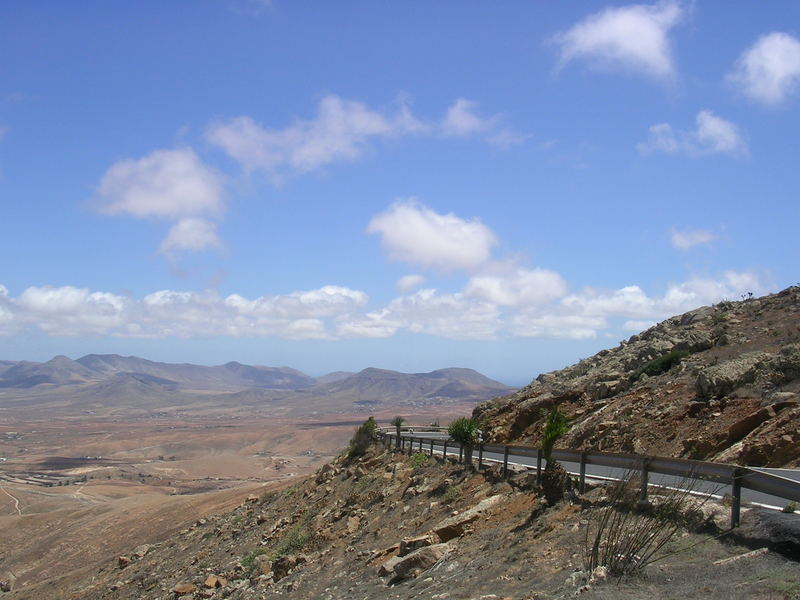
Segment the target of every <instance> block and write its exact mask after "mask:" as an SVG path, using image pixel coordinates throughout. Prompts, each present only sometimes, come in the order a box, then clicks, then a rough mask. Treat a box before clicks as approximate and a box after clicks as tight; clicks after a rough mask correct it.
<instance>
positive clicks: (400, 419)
mask: <svg viewBox="0 0 800 600" xmlns="http://www.w3.org/2000/svg"><path fill="white" fill-rule="evenodd" d="M405 422H406V420H405V418H403V417H401V416H397V417H395V418H394V419H392V420H391V421H389V425H392V426H393V427H394V428H395V433H396V434H397V437H396V438H395V440H394V445H395V448H398V449H399V448H400V428H401V427H402V426H403V423H405Z"/></svg>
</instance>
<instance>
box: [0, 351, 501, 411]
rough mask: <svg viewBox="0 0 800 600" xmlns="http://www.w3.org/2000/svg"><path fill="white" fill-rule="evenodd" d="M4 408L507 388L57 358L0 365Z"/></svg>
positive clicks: (425, 376)
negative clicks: (315, 376) (12, 406)
mask: <svg viewBox="0 0 800 600" xmlns="http://www.w3.org/2000/svg"><path fill="white" fill-rule="evenodd" d="M0 388H2V389H3V390H4V392H3V394H2V398H1V399H0V400H2V403H5V404H6V405H7V406H10V405H12V404H14V405H16V406H19V407H25V406H28V407H30V408H33V407H39V409H41V410H51V409H57V410H66V411H72V412H75V411H91V412H97V411H102V410H104V409H113V411H114V414H115V415H117V414H118V409H122V410H124V409H130V410H134V411H141V410H144V411H157V412H159V411H161V410H162V409H167V408H172V409H176V410H177V409H178V408H180V410H181V411H185V410H215V409H229V408H234V409H235V408H242V407H245V406H248V407H254V408H258V407H264V408H265V409H267V410H269V411H275V414H278V413H285V412H286V411H289V412H291V413H292V414H296V415H301V414H308V413H310V412H328V413H330V412H343V411H344V412H347V411H354V410H355V411H363V410H365V409H367V408H369V409H372V407H389V406H393V405H397V406H436V405H439V404H443V403H445V404H448V403H455V402H475V403H477V402H480V401H483V400H487V399H489V398H493V397H495V396H499V395H505V394H508V393H510V392H511V391H513V388H510V387H508V386H506V385H503V384H502V383H499V382H497V381H494V380H492V379H489V378H488V377H485V376H484V375H481V374H480V373H478V372H477V371H473V370H472V369H458V368H450V369H439V370H437V371H431V372H429V373H400V372H398V371H390V370H386V369H376V368H367V369H364V370H363V371H360V372H358V373H348V372H343V371H337V372H334V373H328V374H327V375H323V376H322V377H319V378H317V379H315V378H313V377H310V376H308V375H306V374H305V373H302V372H300V371H298V370H296V369H291V368H289V367H264V366H253V365H244V364H242V363H238V362H229V363H226V364H224V365H217V366H213V367H206V366H201V365H192V364H188V363H183V364H173V363H162V362H155V361H151V360H146V359H143V358H138V357H136V356H120V355H117V354H88V355H86V356H84V357H82V358H79V359H78V360H71V359H70V358H67V357H66V356H56V357H55V358H53V359H51V360H49V361H47V362H45V363H37V362H29V361H20V362H16V363H15V362H11V361H3V362H0Z"/></svg>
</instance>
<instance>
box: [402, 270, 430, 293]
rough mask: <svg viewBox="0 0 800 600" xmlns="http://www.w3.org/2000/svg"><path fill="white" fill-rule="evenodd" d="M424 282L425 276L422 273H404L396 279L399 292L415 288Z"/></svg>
mask: <svg viewBox="0 0 800 600" xmlns="http://www.w3.org/2000/svg"><path fill="white" fill-rule="evenodd" d="M423 283H425V278H424V277H423V276H422V275H416V274H415V275H404V276H403V277H401V278H400V279H398V280H397V284H396V287H397V290H398V291H399V292H400V293H401V294H405V293H406V292H410V291H411V290H415V289H417V288H418V287H420V286H421V285H422V284H423Z"/></svg>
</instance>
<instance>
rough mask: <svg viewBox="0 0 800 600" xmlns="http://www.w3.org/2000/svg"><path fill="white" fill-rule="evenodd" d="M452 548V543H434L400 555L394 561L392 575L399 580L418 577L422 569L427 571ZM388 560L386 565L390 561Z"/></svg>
mask: <svg viewBox="0 0 800 600" xmlns="http://www.w3.org/2000/svg"><path fill="white" fill-rule="evenodd" d="M451 549H452V548H451V547H450V544H434V545H433V546H425V547H424V548H419V549H417V550H414V552H412V553H411V554H408V555H407V556H403V557H398V558H399V560H398V561H396V562H393V569H392V571H391V573H390V574H391V575H393V580H395V581H397V580H400V579H405V578H407V577H411V576H413V577H416V576H417V575H418V574H419V573H421V572H422V571H427V570H428V569H430V568H431V567H432V566H433V565H435V564H436V563H437V562H439V561H440V560H441V559H442V558H444V557H445V556H446V555H447V553H448V552H450V550H451ZM389 562H390V561H386V563H384V565H386V564H387V563H389Z"/></svg>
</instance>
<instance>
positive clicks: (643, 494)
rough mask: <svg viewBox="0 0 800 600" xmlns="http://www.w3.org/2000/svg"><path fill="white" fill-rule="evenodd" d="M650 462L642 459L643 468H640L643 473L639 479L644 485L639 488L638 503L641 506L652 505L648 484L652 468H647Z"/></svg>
mask: <svg viewBox="0 0 800 600" xmlns="http://www.w3.org/2000/svg"><path fill="white" fill-rule="evenodd" d="M648 462H649V461H648V460H647V459H646V458H645V459H644V460H643V461H642V468H641V470H640V472H641V475H640V476H639V479H640V480H641V485H642V487H641V489H640V490H639V502H637V503H636V505H637V506H638V507H639V508H646V507H648V506H650V501H649V500H648V499H647V486H648V483H649V482H648V480H649V478H650V470H649V469H648V468H647V465H648Z"/></svg>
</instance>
